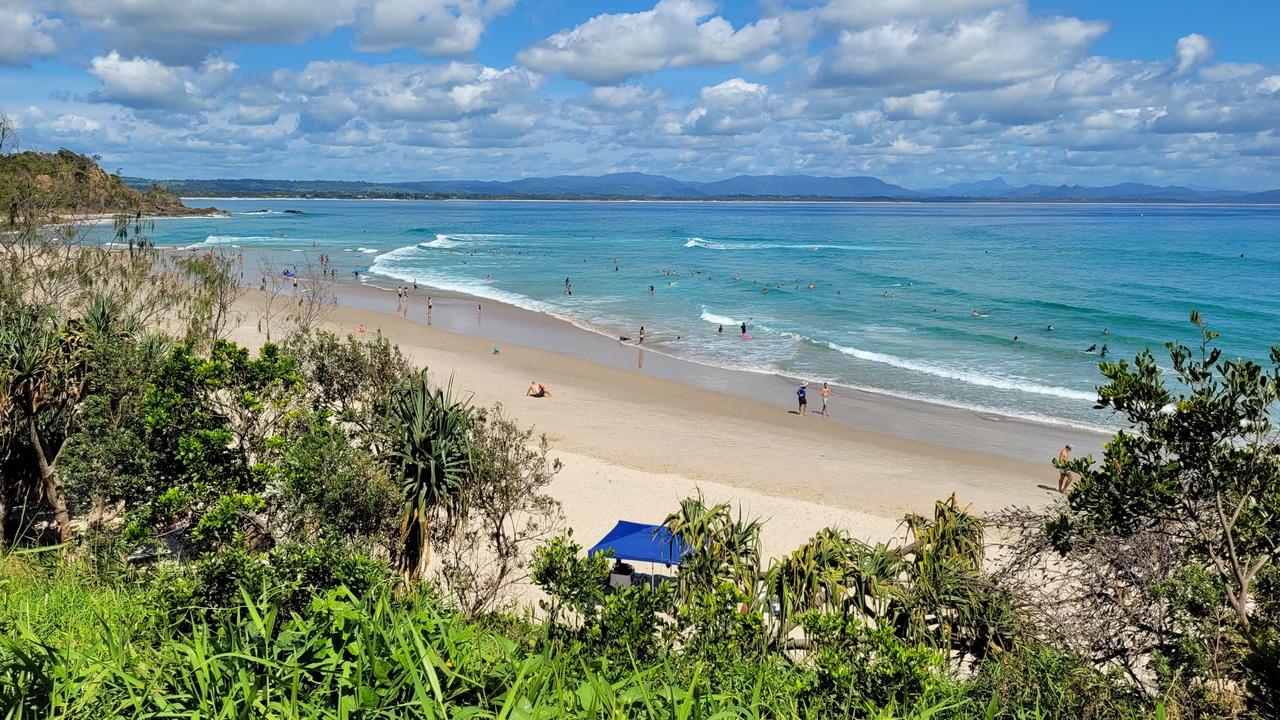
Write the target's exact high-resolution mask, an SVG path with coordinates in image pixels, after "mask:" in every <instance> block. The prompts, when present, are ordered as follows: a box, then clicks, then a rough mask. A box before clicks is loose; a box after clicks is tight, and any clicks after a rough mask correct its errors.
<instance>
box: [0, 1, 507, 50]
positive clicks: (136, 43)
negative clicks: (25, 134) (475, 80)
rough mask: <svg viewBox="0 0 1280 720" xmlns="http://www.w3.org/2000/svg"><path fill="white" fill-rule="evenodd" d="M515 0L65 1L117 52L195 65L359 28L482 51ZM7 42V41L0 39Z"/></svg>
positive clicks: (398, 42)
mask: <svg viewBox="0 0 1280 720" xmlns="http://www.w3.org/2000/svg"><path fill="white" fill-rule="evenodd" d="M514 2H515V0H65V8H66V13H67V14H68V15H70V16H73V17H75V18H76V19H78V20H79V22H80V24H81V25H83V26H85V27H87V28H90V29H92V30H95V31H97V32H98V33H101V35H102V36H103V37H104V38H105V39H106V41H107V45H108V46H109V47H113V48H116V49H118V50H120V51H121V52H123V53H126V54H136V55H145V56H148V57H154V58H157V59H159V60H161V61H163V62H167V63H170V64H191V63H193V62H195V61H197V60H199V59H200V58H203V57H204V56H206V55H208V54H209V53H211V52H213V51H215V50H219V49H221V48H223V47H225V46H226V45H228V44H231V43H253V44H295V45H296V44H300V43H303V42H306V41H307V40H309V39H311V38H313V37H317V36H324V35H328V34H330V33H332V32H333V31H335V30H337V29H339V28H343V27H351V28H353V29H354V44H355V46H356V48H357V49H359V50H362V51H370V52H385V51H390V50H395V49H398V48H413V49H416V50H418V51H420V52H422V53H425V54H428V55H443V56H453V55H464V54H467V53H470V52H472V51H473V50H475V48H476V46H477V44H479V41H480V37H481V35H482V34H483V32H484V29H485V26H486V25H487V24H488V23H489V22H490V21H491V20H493V19H494V18H495V17H497V16H499V15H501V14H502V13H503V12H505V11H506V10H508V9H509V8H510V7H511V6H512V5H513V4H514ZM0 42H3V40H0Z"/></svg>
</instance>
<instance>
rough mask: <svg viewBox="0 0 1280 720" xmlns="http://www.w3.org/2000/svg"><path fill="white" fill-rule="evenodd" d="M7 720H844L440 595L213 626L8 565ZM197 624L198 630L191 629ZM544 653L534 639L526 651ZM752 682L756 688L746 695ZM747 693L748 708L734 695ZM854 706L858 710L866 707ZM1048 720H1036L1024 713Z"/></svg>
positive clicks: (939, 706) (148, 591)
mask: <svg viewBox="0 0 1280 720" xmlns="http://www.w3.org/2000/svg"><path fill="white" fill-rule="evenodd" d="M0 562H3V565H2V566H0V718H4V719H5V720H10V719H11V720H18V719H25V718H33V719H34V718H94V719H97V718H117V717H118V718H192V719H195V718H209V719H223V718H225V719H228V720H230V719H240V718H299V719H302V718H307V719H312V718H316V719H319V718H338V719H342V720H347V719H355V718H360V719H375V718H428V719H439V720H444V719H445V718H450V719H457V720H471V719H483V718H494V719H503V720H506V719H511V720H515V719H517V718H562V717H563V718H655V719H656V718H665V719H670V720H722V719H728V718H783V717H787V718H789V717H806V716H808V717H815V718H816V717H830V716H831V714H830V711H831V708H839V707H842V703H841V702H839V699H838V698H837V699H836V701H835V702H827V703H824V704H823V706H822V708H818V707H807V706H806V705H805V704H803V703H802V702H801V701H799V700H797V697H798V696H797V695H795V694H787V693H777V692H772V691H771V690H770V688H771V687H773V686H772V685H771V684H770V683H769V682H768V680H770V678H769V673H768V671H767V669H766V670H763V671H760V672H757V673H756V674H755V675H754V677H753V678H752V679H751V680H750V683H749V684H747V685H745V686H744V685H743V684H742V683H741V682H739V683H736V684H733V683H723V682H719V681H716V680H713V676H715V675H717V674H718V673H719V674H723V673H724V672H726V669H725V668H713V667H708V666H705V665H699V664H696V663H695V664H693V665H692V666H683V667H677V666H676V664H673V662H672V660H670V659H668V660H665V661H661V662H658V663H656V664H653V665H651V666H648V667H639V666H636V665H635V664H631V665H629V666H626V667H617V666H610V665H609V664H608V663H607V662H606V661H603V660H600V659H597V658H590V657H583V656H582V655H579V654H575V653H573V652H568V651H555V650H552V649H551V647H550V646H544V645H542V644H540V643H538V642H536V640H525V641H516V640H512V639H511V638H509V637H508V636H507V635H505V634H502V633H499V632H495V631H492V630H487V629H484V628H483V627H482V626H480V625H478V624H475V623H473V622H470V621H467V620H465V619H463V618H462V617H461V616H459V615H457V614H454V613H451V612H449V611H448V610H447V609H444V608H442V607H441V606H440V605H439V603H438V602H437V601H436V600H434V599H433V598H432V597H431V596H429V595H422V596H408V597H397V596H395V595H393V594H392V592H391V591H390V590H388V589H380V590H377V591H374V592H371V593H369V594H368V595H367V596H365V597H356V596H355V595H353V594H352V593H351V592H350V591H349V590H347V589H346V588H338V589H336V590H332V591H329V592H327V593H324V594H322V595H318V596H315V597H314V598H313V599H312V601H311V604H310V607H308V608H306V609H305V611H303V612H300V613H296V614H289V613H287V612H285V611H282V609H281V606H280V604H279V602H278V600H277V599H276V598H278V597H279V594H278V593H272V592H269V591H267V590H265V589H264V590H263V591H261V592H250V591H248V590H242V591H241V602H240V603H239V604H238V605H236V606H235V607H232V608H229V609H225V610H222V611H218V612H214V613H207V612H205V613H191V612H190V609H185V608H170V607H165V606H163V604H159V605H157V604H156V600H155V599H156V598H157V597H160V596H161V595H159V594H158V593H156V592H154V589H152V588H148V587H147V585H146V583H141V582H136V581H133V580H131V579H129V578H123V579H121V580H119V581H117V582H112V581H109V580H104V579H101V578H98V577H95V576H93V575H92V574H90V573H85V572H83V571H81V570H79V569H76V568H68V567H65V566H59V565H57V564H53V563H51V564H50V565H49V566H47V567H42V566H41V565H40V563H37V562H32V561H31V560H30V559H24V560H17V559H14V558H9V559H7V560H3V561H0ZM183 615H185V616H186V618H185V621H180V618H179V616H183ZM525 635H526V636H527V637H530V638H535V637H536V634H535V633H526V634H525ZM739 679H741V678H739ZM729 685H732V686H733V687H734V688H735V689H734V690H733V691H726V690H725V689H724V688H725V687H727V686H729ZM851 697H852V695H851ZM843 707H844V711H843V713H842V714H847V715H848V716H850V717H859V718H875V719H876V720H891V719H897V718H901V719H903V720H906V719H912V720H924V719H925V718H956V717H974V718H982V717H988V718H994V717H996V714H995V708H994V705H992V706H986V705H985V704H975V703H973V702H970V701H968V700H966V699H964V698H963V697H962V696H959V695H953V696H952V697H950V698H947V699H943V700H928V699H925V700H922V701H921V702H920V704H919V705H917V706H909V707H899V706H895V707H866V706H863V705H859V704H858V703H856V702H853V701H849V702H848V703H845V704H843ZM1018 717H1023V718H1027V720H1033V719H1034V718H1038V717H1039V714H1038V713H1033V714H1024V713H1019V714H1018Z"/></svg>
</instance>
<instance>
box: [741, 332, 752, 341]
mask: <svg viewBox="0 0 1280 720" xmlns="http://www.w3.org/2000/svg"><path fill="white" fill-rule="evenodd" d="M742 339H743V340H750V339H751V333H742Z"/></svg>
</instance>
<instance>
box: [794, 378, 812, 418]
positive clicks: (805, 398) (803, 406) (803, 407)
mask: <svg viewBox="0 0 1280 720" xmlns="http://www.w3.org/2000/svg"><path fill="white" fill-rule="evenodd" d="M807 387H809V383H807V382H802V383H800V387H799V388H797V389H796V400H798V401H799V402H800V414H801V415H808V414H809V393H808V391H806V390H805V388H807Z"/></svg>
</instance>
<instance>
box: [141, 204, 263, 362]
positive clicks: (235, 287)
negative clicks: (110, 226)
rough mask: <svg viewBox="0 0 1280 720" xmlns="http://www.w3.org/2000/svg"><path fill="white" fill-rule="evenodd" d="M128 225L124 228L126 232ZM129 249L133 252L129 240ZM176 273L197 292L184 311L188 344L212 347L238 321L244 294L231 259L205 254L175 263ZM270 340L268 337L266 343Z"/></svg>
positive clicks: (214, 254) (222, 254)
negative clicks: (238, 305) (236, 311)
mask: <svg viewBox="0 0 1280 720" xmlns="http://www.w3.org/2000/svg"><path fill="white" fill-rule="evenodd" d="M127 225H128V223H127V222H126V227H125V228H124V231H125V233H126V234H127V233H128V226H127ZM129 250H130V251H131V252H132V250H133V241H132V240H130V245H129ZM177 270H178V272H179V273H180V274H181V276H182V278H183V279H184V280H186V281H187V283H189V284H190V285H191V286H192V287H193V288H195V289H196V291H197V292H196V293H195V294H194V295H193V299H194V302H192V303H190V304H189V305H188V306H187V308H185V310H186V313H185V315H186V320H187V338H186V339H187V341H188V342H191V343H196V344H203V345H204V346H205V347H208V346H209V345H212V344H213V343H215V342H217V341H218V340H221V339H223V338H224V337H225V336H226V333H227V329H228V327H227V326H228V325H229V324H230V323H231V322H232V320H237V321H238V318H236V317H235V314H234V311H233V307H234V306H235V302H236V300H238V299H239V298H240V296H241V295H243V294H244V288H242V287H241V286H240V283H239V281H238V280H237V279H236V277H235V275H234V274H233V272H232V260H231V258H230V257H229V256H228V255H227V254H226V253H223V252H217V253H215V252H212V251H210V252H208V253H205V254H204V255H200V256H195V257H187V258H182V259H180V260H178V261H177ZM270 340H271V338H270V337H269V336H268V338H267V341H268V342H270Z"/></svg>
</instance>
